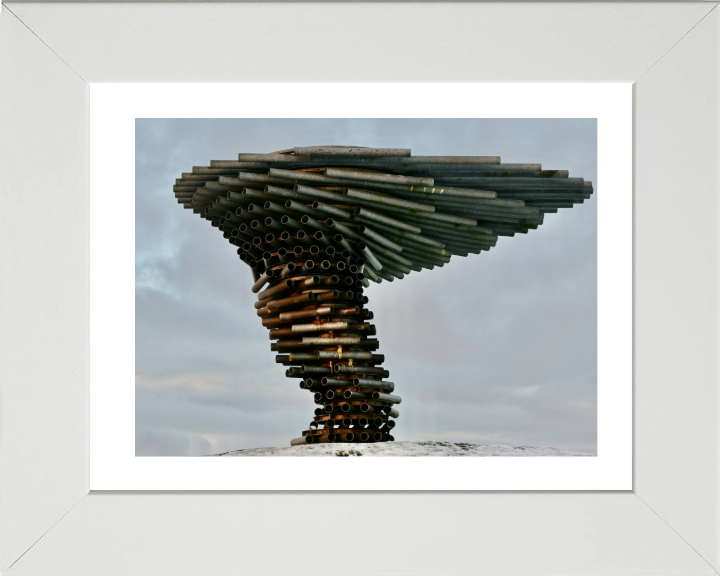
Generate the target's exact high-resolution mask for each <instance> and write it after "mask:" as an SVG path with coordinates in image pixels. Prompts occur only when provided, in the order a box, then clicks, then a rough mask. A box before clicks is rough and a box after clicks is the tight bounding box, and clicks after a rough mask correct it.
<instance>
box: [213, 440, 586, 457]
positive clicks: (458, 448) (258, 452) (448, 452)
mask: <svg viewBox="0 0 720 576" xmlns="http://www.w3.org/2000/svg"><path fill="white" fill-rule="evenodd" d="M350 451H352V453H350ZM213 456H590V454H581V453H579V452H569V451H564V450H558V449H557V448H535V447H532V446H492V445H487V444H467V443H464V442H379V443H376V444H361V443H337V444H313V445H309V446H308V445H305V446H289V447H287V448H248V449H245V450H234V451H232V452H224V453H223V454H213Z"/></svg>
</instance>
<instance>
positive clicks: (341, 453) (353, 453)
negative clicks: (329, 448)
mask: <svg viewBox="0 0 720 576" xmlns="http://www.w3.org/2000/svg"><path fill="white" fill-rule="evenodd" d="M335 456H345V457H347V456H362V452H359V451H358V450H348V451H347V452H345V451H344V450H340V451H339V452H335Z"/></svg>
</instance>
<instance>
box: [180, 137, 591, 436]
mask: <svg viewBox="0 0 720 576" xmlns="http://www.w3.org/2000/svg"><path fill="white" fill-rule="evenodd" d="M173 190H174V193H175V197H176V199H177V201H178V203H180V204H182V205H183V206H184V207H185V208H187V209H190V210H192V211H193V212H194V213H196V214H198V215H199V216H200V217H202V218H205V219H207V220H209V221H210V222H211V224H212V226H214V227H216V228H218V229H219V230H220V231H221V232H222V234H223V236H224V238H226V239H227V240H228V241H229V242H230V243H231V244H233V245H234V246H235V247H237V253H238V255H239V257H240V259H241V260H242V261H243V262H245V263H246V264H247V265H248V266H250V269H251V271H252V274H253V279H254V284H253V286H252V290H253V292H255V293H257V294H258V301H257V302H256V303H255V308H256V309H257V315H258V316H259V317H260V318H261V321H262V324H263V325H264V326H265V327H267V328H268V329H269V331H270V332H269V335H270V339H271V340H272V341H273V343H272V344H271V350H272V351H275V352H278V355H277V356H276V361H277V362H278V363H281V364H283V365H285V366H287V370H286V376H287V377H288V378H296V379H298V380H299V386H300V388H302V389H305V390H308V391H309V392H310V393H312V395H313V398H314V401H315V403H316V404H317V405H318V407H317V408H316V410H315V416H314V418H313V420H312V422H311V423H310V426H309V428H308V430H305V431H304V432H303V433H302V436H301V437H299V438H296V439H295V440H293V441H292V442H291V444H314V443H324V442H378V441H388V440H390V441H391V440H393V439H394V438H393V436H392V433H391V430H392V428H393V427H394V425H395V421H394V418H397V417H398V416H399V413H398V411H397V408H396V406H397V404H399V403H400V401H401V399H400V397H399V396H396V395H395V394H394V393H393V392H394V384H393V383H392V382H388V381H386V380H385V379H386V378H388V377H389V372H388V371H387V370H385V369H384V368H382V367H381V364H382V363H383V362H384V356H383V355H382V354H377V353H376V351H377V349H378V347H379V343H378V340H377V339H376V338H374V337H373V336H375V326H374V325H373V324H371V323H369V320H371V319H372V317H373V314H372V312H371V311H370V310H369V309H368V308H367V303H368V299H367V296H365V295H364V289H365V288H367V287H368V286H369V283H370V282H375V283H381V282H382V281H383V280H385V281H388V282H393V281H394V280H400V279H403V278H404V277H405V276H406V275H407V274H410V273H412V272H420V271H422V270H423V269H429V270H432V269H433V268H435V267H442V266H444V265H445V264H447V263H448V262H449V261H450V259H451V257H452V256H467V255H468V254H479V253H481V252H482V251H486V250H490V248H492V247H493V246H495V245H496V243H497V240H498V237H499V236H514V235H515V234H517V233H522V234H525V233H527V232H528V231H529V230H531V229H535V228H537V227H538V226H539V225H540V224H542V222H543V218H544V214H545V213H549V212H557V210H558V209H560V208H570V207H572V206H573V205H575V204H580V203H582V202H583V201H584V200H586V199H588V198H590V195H591V194H592V192H593V187H592V184H591V183H590V182H585V181H584V180H583V179H582V178H570V177H569V174H568V172H567V171H564V170H543V169H542V167H541V166H540V165H539V164H503V163H501V161H500V158H499V157H496V156H412V155H411V153H410V150H407V149H398V148H362V147H339V146H314V147H304V148H294V149H290V150H283V151H281V152H275V153H271V154H240V155H239V157H238V160H237V161H234V160H230V161H229V160H213V161H211V163H210V166H209V167H204V166H203V167H199V166H196V167H194V168H193V170H192V172H191V173H183V174H182V177H181V178H179V179H177V180H176V182H175V186H174V188H173Z"/></svg>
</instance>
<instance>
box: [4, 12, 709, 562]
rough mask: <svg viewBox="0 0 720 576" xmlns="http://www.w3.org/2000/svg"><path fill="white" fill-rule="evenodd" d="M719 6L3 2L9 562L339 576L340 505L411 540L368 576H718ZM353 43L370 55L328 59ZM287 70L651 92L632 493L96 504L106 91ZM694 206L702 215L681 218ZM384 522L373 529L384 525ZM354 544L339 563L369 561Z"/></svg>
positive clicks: (383, 550) (151, 497)
mask: <svg viewBox="0 0 720 576" xmlns="http://www.w3.org/2000/svg"><path fill="white" fill-rule="evenodd" d="M719 14H720V12H719V11H718V10H717V3H714V2H697V3H663V4H642V3H639V4H622V3H618V4H592V3H589V4H587V3H585V4H565V5H562V4H561V5H557V4H555V5H546V4H504V5H497V4H453V5H443V4H410V3H408V4H393V5H380V4H349V3H348V4H299V3H298V4H174V5H167V6H165V5H162V4H107V5H106V4H56V5H53V4H30V3H27V4H26V3H10V4H8V5H5V6H3V10H2V13H0V54H2V55H3V56H2V60H0V79H1V81H0V82H1V83H2V85H3V94H2V96H1V97H0V98H1V99H0V102H2V104H1V105H2V108H1V109H0V110H1V111H0V114H1V115H2V116H0V117H1V118H2V124H3V127H6V126H7V127H9V129H7V130H4V134H3V136H4V137H3V139H2V140H0V146H2V148H1V149H2V157H1V158H0V177H1V178H2V180H1V183H2V195H3V211H2V229H1V232H0V233H1V234H2V236H1V242H2V262H1V264H2V271H3V280H2V287H3V289H2V294H0V298H2V301H1V308H0V309H1V310H2V316H3V318H2V455H1V456H2V478H1V479H0V482H1V484H0V489H1V490H2V491H1V492H0V496H2V497H1V498H0V506H2V509H1V510H0V538H1V540H0V570H2V571H3V573H5V572H7V573H8V574H43V573H48V572H50V571H54V572H55V573H68V574H70V573H72V574H96V573H104V574H115V573H118V574H120V573H137V574H144V573H148V574H150V573H178V574H184V573H188V574H190V573H197V572H199V571H200V572H205V573H224V574H240V573H247V572H258V571H260V572H263V573H294V574H297V573H309V572H315V571H316V570H317V568H318V559H319V556H318V546H315V545H313V540H314V539H313V538H312V537H311V536H310V534H318V533H319V531H315V530H314V528H313V526H314V525H315V523H317V521H318V519H321V516H319V513H320V514H321V512H320V511H321V510H322V508H323V506H331V507H335V506H340V507H345V508H347V509H349V510H365V509H367V508H368V507H373V506H375V507H378V508H380V509H381V510H383V514H384V515H386V518H387V520H382V521H381V522H380V524H381V525H382V526H383V530H382V532H383V534H392V538H393V540H392V545H391V546H386V547H383V546H381V547H380V549H379V550H377V551H374V552H373V554H372V555H368V556H367V557H362V558H359V559H356V560H353V562H352V563H351V565H350V566H349V567H348V568H347V571H348V572H350V573H361V572H363V573H367V572H371V571H372V570H378V568H377V567H378V566H388V567H392V568H388V569H385V568H383V569H382V570H381V571H384V572H388V570H391V571H394V572H397V573H407V574H410V573H425V574H435V573H437V574H440V573H453V574H455V573H458V574H460V573H467V572H468V571H470V570H473V571H479V572H481V573H501V574H502V573H506V574H513V573H532V574H551V573H553V574H558V573H567V574H580V573H596V574H605V573H612V572H615V573H652V574H676V573H681V574H692V575H695V574H715V573H717V570H718V567H719V566H720V529H719V528H718V526H719V523H718V514H719V513H720V501H719V498H720V492H719V491H718V490H717V486H718V484H720V482H718V477H717V467H718V466H717V465H718V458H720V450H718V442H719V440H720V438H719V437H718V428H717V425H718V410H719V409H720V406H719V405H718V401H717V398H718V396H717V364H716V355H717V324H718V317H717V313H716V309H717V294H718V290H717V288H718V286H717V280H716V277H715V276H716V266H717V250H718V244H717V242H716V240H715V237H716V230H717V210H716V205H717V193H718V184H719V182H718V180H719V171H718V169H717V168H718V157H719V156H720V154H718V151H719V150H718V146H719V142H720V139H718V102H719V100H720V99H719V98H718V96H719V94H718V77H719V76H720V66H718V45H719V30H720V15H719ZM340 23H341V24H342V25H339V24H340ZM270 26H272V28H269V27H270ZM398 30H400V31H404V33H398ZM443 35H444V37H445V38H452V42H441V41H439V40H441V39H442V38H443ZM423 37H426V38H427V39H433V38H434V39H438V41H436V42H429V41H428V42H421V41H419V40H420V39H422V38H423ZM408 38H411V39H412V38H416V39H417V40H418V41H416V42H408ZM353 39H354V40H353ZM300 40H302V41H303V44H302V46H301V47H302V49H298V48H297V47H298V45H299V44H298V43H299V42H300ZM348 42H350V43H351V44H352V43H353V42H354V43H355V44H354V45H357V46H360V47H361V48H362V49H357V50H354V51H352V50H347V51H342V52H341V51H338V50H328V49H327V47H328V46H333V45H335V46H339V45H343V44H347V43H348ZM88 46H90V47H91V49H88ZM293 48H295V50H293ZM388 54H390V55H392V56H393V57H392V59H388V58H384V57H383V56H387V55H388ZM468 55H476V56H477V58H476V60H474V61H472V63H473V65H470V61H469V56H468ZM293 58H298V59H300V60H302V59H309V62H311V64H308V65H306V66H288V65H287V62H288V59H293ZM369 60H372V61H373V62H374V65H373V66H363V65H362V64H363V62H367V61H369ZM280 80H282V81H319V80H331V81H342V80H354V81H380V82H383V81H407V80H414V81H425V82H440V81H465V82H479V81H483V82H495V81H502V80H506V81H507V80H511V81H512V80H514V81H519V80H524V81H539V80H542V81H596V82H608V81H615V82H627V81H631V82H634V83H635V106H636V108H635V244H634V250H635V264H634V273H635V313H634V315H635V334H634V350H635V368H634V369H635V381H634V482H633V490H632V491H626V492H613V493H601V492H600V493H599V492H593V493H493V492H454V493H452V494H447V493H433V494H424V493H407V494H404V493H392V494H388V493H373V494H363V493H343V494H336V493H331V494H328V493H324V494H316V493H310V494H307V493H305V494H296V493H273V494H268V493H264V492H262V491H261V492H254V493H214V494H203V493H192V494H177V493H171V494H142V493H132V494H123V493H117V492H114V493H90V494H88V460H87V456H88V437H87V416H88V400H87V391H88V375H89V370H88V346H89V339H88V325H89V323H88V317H87V315H88V261H89V259H88V241H87V239H88V224H89V217H88V215H89V210H88V164H87V151H88V118H87V109H88V92H89V91H88V82H108V81H113V82H131V81H134V82H149V81H154V82H158V81H188V82H201V81H204V82H208V81H215V82H227V81H245V82H258V81H280ZM683 191H684V193H685V194H687V193H688V192H689V191H692V192H693V198H694V200H696V202H693V203H684V204H682V206H680V205H679V203H678V202H677V199H678V197H679V194H682V193H683ZM38 206H41V209H37V207H38ZM680 209H682V210H683V213H682V214H683V218H682V219H681V221H682V220H684V221H687V222H688V223H690V222H692V226H686V227H682V226H678V224H679V223H680V222H679V221H678V218H677V215H678V211H679V210H680ZM19 215H20V217H18V216H19ZM669 223H673V224H675V225H674V226H669V225H668V224H669ZM68 224H71V225H68ZM385 511H387V512H385ZM371 516H372V515H367V516H361V518H360V519H359V520H353V522H352V524H353V526H354V527H355V528H357V530H359V532H360V533H363V534H369V533H371V532H370V531H371V530H375V529H377V526H378V523H377V517H371ZM308 528H309V530H308ZM386 528H390V529H389V530H388V529H386ZM328 548H329V549H328V550H327V552H325V553H324V557H323V558H322V559H323V560H325V561H330V562H341V561H344V557H345V554H346V553H345V552H344V551H343V549H342V546H331V547H328ZM278 551H282V553H280V554H278ZM449 551H451V552H452V553H450V554H449V553H448V552H449ZM344 565H347V564H344Z"/></svg>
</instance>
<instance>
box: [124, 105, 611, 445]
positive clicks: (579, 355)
mask: <svg viewBox="0 0 720 576" xmlns="http://www.w3.org/2000/svg"><path fill="white" fill-rule="evenodd" d="M596 137H597V130H596V122H595V120H594V119H558V120H555V119H548V120H545V119H511V120H504V119H486V120H482V119H481V120H475V119H473V120H454V119H450V120H447V119H429V120H428V119H417V120H415V119H407V120H404V119H401V120H386V119H380V120H365V119H362V120H352V119H340V120H326V119H320V120H313V119H308V120H305V119H288V120H283V119H272V120H264V119H228V120H215V119H211V120H205V119H197V120H185V119H179V120H165V119H139V120H137V121H136V158H135V169H136V189H135V202H136V204H135V262H136V264H135V286H136V288H135V293H136V294H135V298H136V300H135V316H136V318H135V321H136V323H135V326H136V334H135V338H136V340H135V348H136V368H135V371H136V382H135V392H136V395H135V404H136V454H137V455H139V456H164V455H167V456H178V455H201V454H211V453H218V452H224V451H229V450H237V449H241V448H253V447H266V446H267V447H269V446H288V445H289V442H290V439H291V438H295V437H297V436H299V435H300V432H301V431H302V430H304V429H306V428H307V425H308V423H309V422H310V420H311V419H312V415H313V410H314V409H315V404H314V403H313V401H312V397H311V395H310V394H309V393H308V392H306V391H304V390H300V389H299V388H298V386H297V379H288V378H285V376H284V370H285V369H284V367H283V366H281V365H279V364H276V363H275V359H274V355H275V354H274V353H271V352H270V340H269V339H268V332H267V330H266V329H265V328H264V327H263V326H262V325H261V323H260V319H259V318H258V317H257V316H256V315H255V309H254V308H253V306H252V304H253V302H254V301H256V298H257V297H256V296H255V295H254V294H252V293H251V292H250V286H251V285H252V276H251V273H250V270H249V268H248V267H247V266H246V265H245V264H243V263H242V262H241V261H240V260H239V259H238V257H237V254H236V248H235V247H233V246H232V245H231V244H229V243H228V242H227V241H226V240H224V239H223V238H222V235H221V233H220V232H218V230H217V229H216V228H213V227H212V226H210V223H209V222H208V221H206V220H203V219H201V218H199V217H198V216H197V215H195V214H192V213H191V212H190V211H188V210H184V209H183V208H182V206H180V205H178V204H177V203H176V202H175V199H174V196H173V193H172V186H173V183H174V181H175V178H178V177H180V173H181V172H189V171H190V170H191V168H192V166H201V165H209V164H210V160H211V159H213V160H219V159H225V160H232V159H237V154H238V153H239V152H271V151H275V150H282V149H285V148H291V147H294V146H309V145H329V144H348V145H356V146H382V147H402V148H411V149H412V153H413V154H414V155H455V154H457V155H499V156H501V157H502V161H503V162H523V163H525V162H532V163H538V162H539V163H542V165H543V167H544V168H548V169H566V170H569V171H570V176H579V177H583V178H585V179H587V180H591V181H592V182H593V184H594V186H595V191H596V193H595V194H594V195H593V197H592V198H591V199H590V200H586V201H585V203H584V204H580V205H576V206H575V207H574V208H573V209H569V210H568V209H566V210H560V211H559V213H558V214H547V215H546V217H545V223H544V224H543V225H542V226H540V227H539V228H538V230H531V231H530V233H529V234H527V235H520V234H519V235H517V236H515V237H513V238H508V237H500V240H499V241H498V245H497V246H496V247H495V248H493V249H492V250H490V251H489V252H483V253H482V254H480V255H477V256H476V255H470V256H469V257H467V258H458V257H453V259H452V262H451V263H450V264H448V265H446V266H444V267H443V268H439V269H435V270H432V271H428V270H424V271H423V272H420V273H415V272H413V273H412V274H410V275H409V276H408V277H407V278H405V279H403V280H402V281H395V282H393V283H387V282H383V283H382V284H380V285H376V284H371V286H370V288H369V289H367V290H366V294H367V296H368V297H369V298H370V303H369V305H368V307H369V308H370V309H371V310H373V311H374V312H375V320H374V322H375V324H376V325H377V333H378V338H379V340H380V350H379V352H380V353H384V354H385V357H386V361H385V364H384V366H385V367H386V368H387V369H388V370H390V378H389V380H391V381H393V382H395V385H396V393H397V394H399V395H400V396H402V397H403V402H402V404H401V405H400V407H399V409H400V418H399V419H398V422H397V424H398V425H397V427H396V428H395V431H394V435H395V438H396V439H397V440H442V441H458V442H475V443H491V444H509V445H515V446H518V445H528V446H554V447H558V448H566V449H572V450H578V451H584V452H588V453H595V451H596V442H597V432H596V426H597V415H596V406H597V402H596V397H597V358H596V347H597V336H596V332H597V234H596V232H597V210H596V205H597V198H596V196H597V194H598V188H599V187H598V185H597V167H596V152H597V147H596V139H597V138H596Z"/></svg>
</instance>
